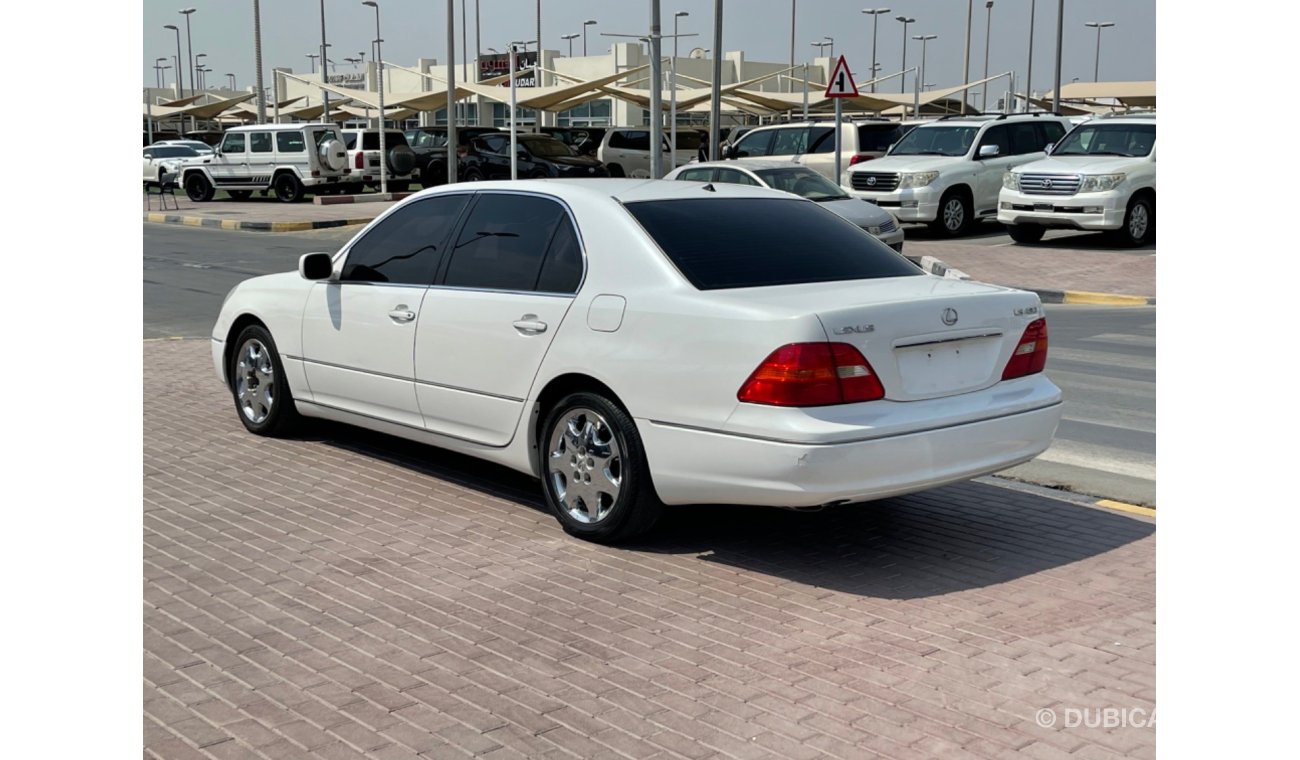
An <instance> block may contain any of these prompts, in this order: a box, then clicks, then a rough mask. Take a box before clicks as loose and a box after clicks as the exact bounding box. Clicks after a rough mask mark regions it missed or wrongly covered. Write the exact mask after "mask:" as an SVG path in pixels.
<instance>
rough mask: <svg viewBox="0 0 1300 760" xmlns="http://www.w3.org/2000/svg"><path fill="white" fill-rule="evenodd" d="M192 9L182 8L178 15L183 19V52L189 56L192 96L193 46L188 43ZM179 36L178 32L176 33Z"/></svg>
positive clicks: (191, 90) (192, 91)
mask: <svg viewBox="0 0 1300 760" xmlns="http://www.w3.org/2000/svg"><path fill="white" fill-rule="evenodd" d="M194 10H195V9H194V8H182V9H181V10H180V11H178V13H180V14H181V15H182V16H184V17H185V52H186V53H187V54H188V55H189V65H190V94H191V95H193V94H194V44H193V43H192V42H191V41H190V14H191V13H193V12H194ZM177 33H178V34H179V32H177Z"/></svg>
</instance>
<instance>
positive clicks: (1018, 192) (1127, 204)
mask: <svg viewBox="0 0 1300 760" xmlns="http://www.w3.org/2000/svg"><path fill="white" fill-rule="evenodd" d="M998 221H999V222H1002V223H1003V224H1005V225H1007V232H1008V233H1010V235H1011V238H1012V239H1013V240H1015V241H1016V242H1019V243H1033V242H1037V241H1038V240H1041V239H1042V237H1043V232H1044V230H1046V229H1047V228H1048V227H1064V228H1067V229H1076V230H1107V231H1109V232H1110V233H1111V237H1112V239H1113V240H1114V241H1115V242H1116V243H1119V244H1120V245H1124V246H1140V245H1146V244H1147V243H1149V242H1151V241H1152V240H1153V239H1154V238H1155V234H1156V118H1155V114H1148V115H1124V116H1117V117H1102V118H1099V119H1092V120H1089V121H1086V122H1084V123H1082V124H1080V125H1079V126H1077V127H1075V128H1074V129H1073V130H1071V131H1070V133H1069V134H1068V135H1066V136H1065V138H1064V139H1062V140H1061V141H1060V142H1059V143H1057V144H1056V146H1055V147H1054V148H1053V149H1052V150H1051V152H1050V153H1049V155H1048V156H1047V158H1045V159H1043V160H1042V161H1035V162H1033V163H1031V164H1025V165H1024V166H1021V167H1019V168H1017V169H1016V170H1015V171H1013V172H1007V174H1006V175H1005V177H1003V181H1002V193H1001V195H1000V196H999V197H998Z"/></svg>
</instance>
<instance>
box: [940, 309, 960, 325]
mask: <svg viewBox="0 0 1300 760" xmlns="http://www.w3.org/2000/svg"><path fill="white" fill-rule="evenodd" d="M942 319H943V323H944V324H945V325H948V326H949V327H952V326H953V325H955V324H957V310H956V309H944V310H943V317H942Z"/></svg>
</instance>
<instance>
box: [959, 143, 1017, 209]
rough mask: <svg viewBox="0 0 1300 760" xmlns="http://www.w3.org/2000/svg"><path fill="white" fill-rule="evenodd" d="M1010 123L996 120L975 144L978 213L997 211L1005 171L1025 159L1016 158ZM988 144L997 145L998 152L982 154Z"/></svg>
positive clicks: (975, 189) (975, 183) (975, 190)
mask: <svg viewBox="0 0 1300 760" xmlns="http://www.w3.org/2000/svg"><path fill="white" fill-rule="evenodd" d="M1010 127H1011V125H1009V124H996V125H994V126H992V127H989V128H988V129H986V130H985V131H984V134H983V135H982V136H981V137H980V140H979V144H978V145H976V146H975V153H974V160H975V162H976V174H975V182H974V183H973V184H974V185H975V186H974V187H973V188H971V189H972V191H973V192H974V195H975V214H976V216H988V215H990V214H996V213H997V209H998V193H999V192H1001V190H1002V175H1003V173H1005V172H1006V171H1007V170H1008V169H1010V168H1011V167H1012V166H1015V165H1017V164H1018V163H1024V160H1023V159H1022V160H1020V161H1017V160H1016V159H1017V158H1018V157H1017V156H1016V155H1015V152H1014V151H1013V150H1012V147H1011V129H1010ZM986 145H996V146H997V147H998V154H997V155H996V156H989V157H988V158H980V157H979V155H980V150H981V149H983V147H984V146H986Z"/></svg>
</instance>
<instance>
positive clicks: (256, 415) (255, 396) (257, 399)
mask: <svg viewBox="0 0 1300 760" xmlns="http://www.w3.org/2000/svg"><path fill="white" fill-rule="evenodd" d="M276 394H277V389H276V387H275V365H274V364H272V362H271V351H270V350H269V349H268V348H267V347H266V346H265V345H264V344H263V343H262V341H260V340H258V339H257V338H249V339H248V340H246V341H244V345H242V346H240V347H239V362H238V364H236V365H235V397H236V398H238V399H239V410H240V411H241V412H243V413H244V417H246V418H248V421H249V422H251V423H253V424H254V425H257V424H261V423H262V422H263V421H265V420H266V418H267V417H268V416H270V414H271V409H272V407H274V406H275V398H276Z"/></svg>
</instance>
